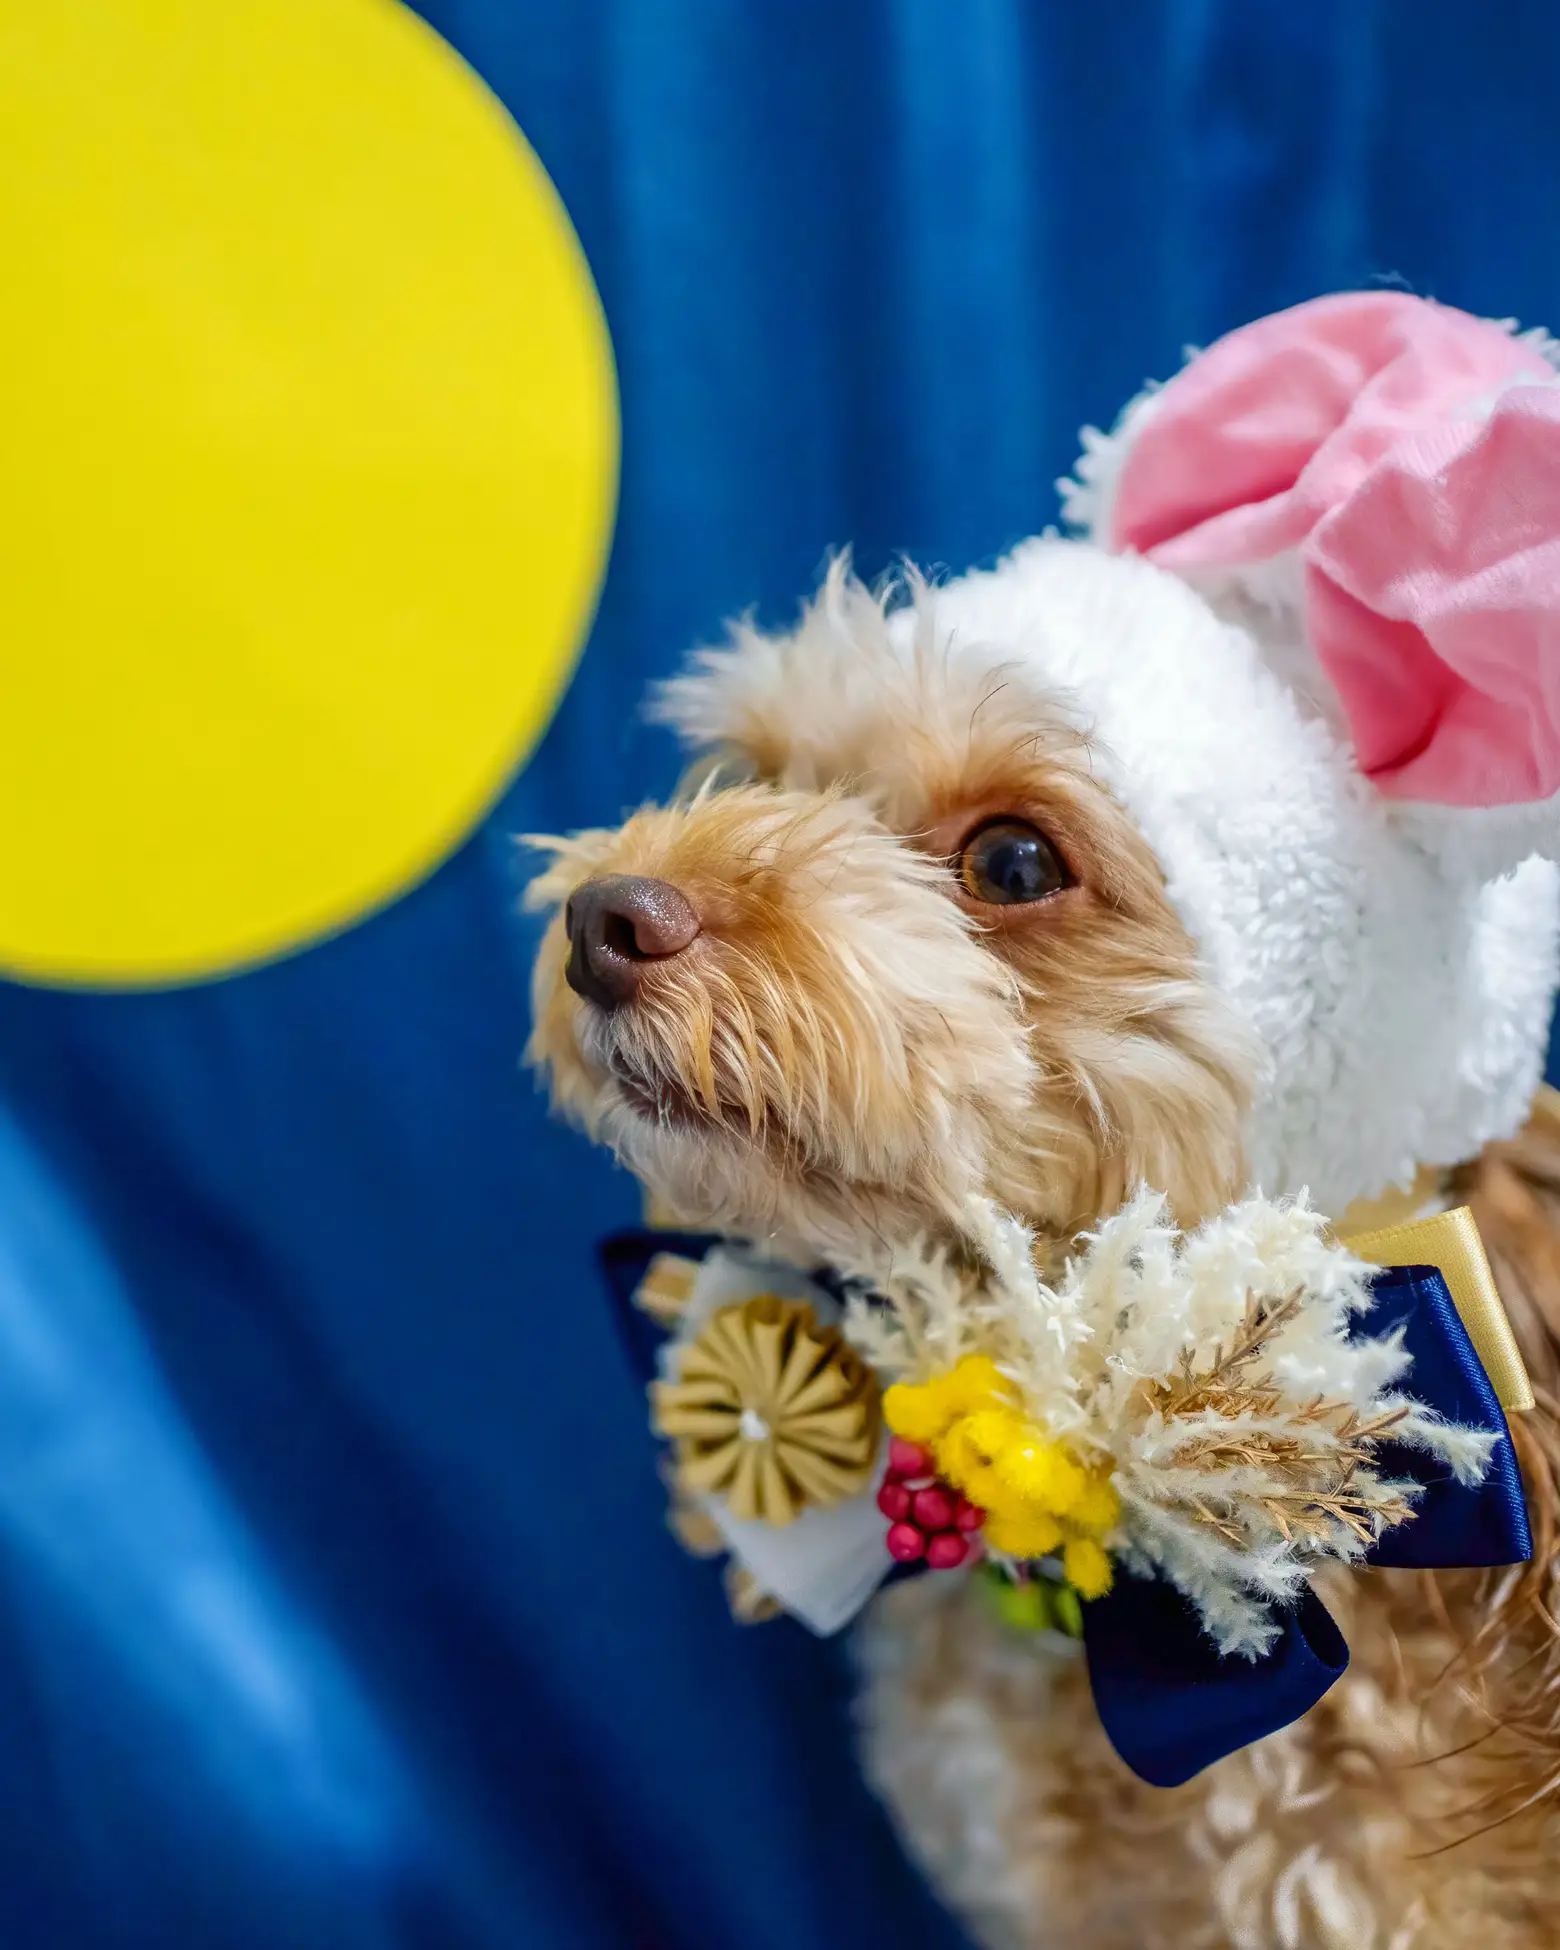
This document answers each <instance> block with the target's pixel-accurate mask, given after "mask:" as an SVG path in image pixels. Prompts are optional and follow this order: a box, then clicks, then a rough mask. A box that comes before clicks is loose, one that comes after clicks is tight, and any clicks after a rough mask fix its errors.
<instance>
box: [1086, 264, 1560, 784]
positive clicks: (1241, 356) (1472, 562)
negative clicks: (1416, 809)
mask: <svg viewBox="0 0 1560 1950" xmlns="http://www.w3.org/2000/svg"><path fill="white" fill-rule="evenodd" d="M1553 379H1554V374H1553V372H1552V370H1551V368H1550V367H1549V366H1548V364H1547V363H1546V362H1545V360H1544V359H1543V358H1542V357H1541V356H1540V355H1539V354H1538V353H1537V352H1536V351H1534V350H1533V349H1532V348H1531V347H1530V346H1526V345H1523V344H1522V343H1521V342H1520V341H1519V340H1517V339H1515V338H1513V337H1512V336H1511V335H1510V334H1509V333H1507V332H1504V331H1502V330H1501V328H1500V327H1499V326H1496V325H1490V324H1486V323H1484V322H1483V321H1482V320H1480V319H1476V318H1472V317H1470V316H1469V315H1468V314H1467V313H1465V312H1459V311H1453V310H1451V309H1450V308H1449V307H1447V306H1443V305H1436V304H1431V303H1429V302H1428V301H1427V300H1425V299H1422V298H1411V297H1408V296H1406V295H1405V294H1403V293H1401V292H1388V291H1383V292H1360V293H1348V294H1344V295H1342V296H1339V297H1333V298H1320V299H1317V300H1315V301H1313V302H1312V303H1310V304H1306V305H1299V306H1296V307H1295V308H1294V309H1293V310H1292V311H1287V312H1280V313H1278V314H1277V315H1276V316H1274V317H1272V318H1264V319H1261V320H1259V321H1258V322H1257V323H1256V324H1254V325H1249V326H1246V327H1245V328H1244V329H1242V330H1240V331H1237V332H1233V333H1231V334H1230V336H1229V337H1228V338H1225V339H1221V340H1220V341H1219V342H1218V344H1216V345H1214V346H1213V347H1211V348H1210V349H1209V350H1208V351H1207V352H1205V353H1203V354H1201V355H1200V356H1199V357H1198V358H1196V359H1194V360H1193V361H1192V363H1191V364H1190V365H1189V366H1187V368H1186V369H1185V371H1183V372H1182V373H1181V374H1180V375H1179V376H1178V377H1176V378H1175V379H1173V380H1171V381H1170V382H1169V384H1168V385H1167V386H1166V387H1165V388H1164V389H1163V392H1162V393H1161V394H1160V396H1159V401H1158V405H1157V409H1156V411H1155V412H1154V413H1153V415H1152V417H1151V418H1150V419H1149V420H1148V422H1147V424H1146V425H1145V426H1144V428H1143V430H1142V432H1141V433H1140V434H1139V435H1138V436H1137V439H1136V441H1135V443H1134V445H1133V447H1132V449H1131V452H1130V453H1129V455H1128V457H1127V461H1126V464H1125V467H1124V468H1123V471H1122V475H1121V478H1120V481H1119V483H1118V488H1117V495H1116V501H1115V506H1114V509H1113V512H1112V532H1111V536H1110V540H1111V542H1112V544H1113V545H1114V546H1116V547H1118V548H1132V549H1136V550H1138V551H1140V552H1141V553H1142V554H1144V555H1146V556H1148V557H1149V558H1150V559H1151V560H1153V561H1155V562H1158V563H1160V564H1162V565H1163V566H1164V567H1165V568H1168V569H1174V570H1177V571H1182V572H1185V571H1214V570H1219V569H1226V568H1235V567H1238V566H1243V565H1247V564H1251V563H1257V562H1263V561H1266V560H1268V559H1270V558H1271V557H1273V556H1275V555H1278V554H1281V553H1282V552H1284V551H1286V550H1289V549H1297V550H1298V551H1299V556H1300V560H1301V563H1302V565H1303V571H1304V583H1305V603H1306V612H1307V623H1308V626H1309V630H1310V636H1311V641H1312V643H1313V645H1314V647H1315V650H1316V654H1317V656H1318V658H1319V659H1320V661H1321V663H1322V665H1323V667H1324V668H1325V669H1326V671H1327V673H1328V675H1329V676H1330V677H1331V679H1332V681H1333V684H1334V686H1335V687H1336V689H1337V691H1338V694H1339V697H1340V698H1341V700H1342V702H1343V706H1344V709H1345V711H1346V713H1347V715H1348V719H1349V724H1350V727H1351V730H1352V732H1353V735H1354V740H1355V745H1356V749H1357V751H1358V755H1359V760H1360V764H1361V767H1362V768H1363V770H1364V771H1365V773H1366V775H1367V776H1368V777H1370V778H1371V779H1372V780H1374V781H1375V783H1376V784H1377V785H1378V786H1379V787H1380V789H1381V790H1382V791H1383V792H1384V793H1387V794H1389V795H1391V796H1393V797H1397V798H1404V799H1414V800H1424V801H1430V802H1433V803H1437V804H1441V805H1457V806H1494V805H1512V804H1518V803H1525V802H1530V801H1533V800H1537V799H1546V798H1548V797H1550V796H1551V794H1553V793H1555V792H1556V791H1560V388H1557V387H1555V386H1554V385H1553V384H1524V383H1522V382H1523V381H1524V380H1533V381H1551V382H1552V381H1553ZM1492 399H1493V402H1494V403H1493V409H1491V401H1492Z"/></svg>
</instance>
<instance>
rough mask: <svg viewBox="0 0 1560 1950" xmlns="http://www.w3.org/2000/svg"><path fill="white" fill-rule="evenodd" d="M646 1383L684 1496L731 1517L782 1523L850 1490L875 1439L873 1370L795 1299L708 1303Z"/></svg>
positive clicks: (870, 1464) (862, 1477) (866, 1469)
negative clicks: (658, 1376) (693, 1329)
mask: <svg viewBox="0 0 1560 1950" xmlns="http://www.w3.org/2000/svg"><path fill="white" fill-rule="evenodd" d="M670 1366H671V1368H672V1373H671V1375H670V1376H669V1377H668V1378H667V1379H665V1380H662V1381H659V1382H657V1383H656V1384H655V1385H654V1387H653V1388H652V1390H651V1422H652V1426H653V1427H654V1428H655V1430H656V1432H657V1434H659V1435H662V1436H664V1437H666V1438H667V1439H668V1440H670V1441H671V1442H672V1444H673V1445H674V1453H675V1458H676V1463H675V1468H676V1480H677V1485H678V1487H679V1489H680V1490H682V1491H683V1492H684V1493H685V1494H687V1495H706V1496H711V1497H716V1498H719V1500H720V1501H721V1502H722V1503H723V1504H724V1505H725V1507H726V1509H727V1510H729V1512H730V1514H731V1515H732V1516H733V1517H734V1518H736V1519H737V1520H738V1521H740V1522H744V1523H749V1522H758V1523H765V1524H771V1525H776V1526H783V1525H786V1524H790V1523H793V1522H794V1521H795V1520H796V1519H797V1517H799V1516H800V1515H801V1513H802V1512H803V1511H804V1510H807V1509H814V1508H815V1509H824V1510H826V1509H829V1508H831V1507H833V1506H834V1505H836V1504H840V1503H843V1502H845V1501H846V1500H847V1499H849V1498H851V1497H853V1496H857V1495H859V1494H860V1493H861V1492H862V1491H863V1490H865V1489H866V1488H867V1487H868V1486H869V1484H870V1482H871V1480H872V1477H873V1474H874V1471H875V1469H876V1465H877V1460H878V1451H879V1447H880V1442H881V1435H882V1410H881V1403H880V1395H879V1388H878V1382H877V1378H876V1376H875V1375H874V1374H873V1372H872V1370H871V1369H870V1368H869V1367H868V1366H867V1365H866V1363H865V1362H864V1361H863V1360H862V1359H861V1357H860V1356H859V1355H858V1354H857V1353H856V1352H855V1350H854V1349H853V1348H851V1347H850V1346H849V1344H848V1343H847V1342H846V1341H845V1340H844V1338H843V1337H842V1335H841V1334H840V1332H839V1330H838V1328H836V1327H834V1326H825V1325H823V1324H821V1323H820V1322H819V1320H818V1318H817V1316H816V1314H815V1313H814V1310H813V1308H812V1307H811V1306H810V1305H809V1304H808V1303H807V1302H806V1301H804V1300H796V1299H785V1298H782V1297H781V1296H780V1295H778V1294H773V1293H762V1294H755V1295H753V1296H751V1297H750V1298H748V1299H746V1300H742V1301H739V1302H735V1303H733V1304H730V1305H727V1306H723V1307H720V1308H718V1309H717V1310H716V1311H714V1312H713V1313H711V1314H710V1316H709V1318H708V1319H707V1320H706V1321H705V1322H704V1324H703V1326H702V1327H701V1328H700V1330H699V1331H698V1332H697V1333H696V1334H695V1335H694V1336H693V1337H692V1338H690V1339H689V1340H687V1341H686V1342H684V1343H683V1344H682V1345H681V1346H680V1347H679V1348H678V1349H677V1351H676V1354H675V1357H674V1359H673V1361H672V1362H671V1364H670Z"/></svg>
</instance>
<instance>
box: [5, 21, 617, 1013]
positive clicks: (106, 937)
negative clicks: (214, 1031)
mask: <svg viewBox="0 0 1560 1950" xmlns="http://www.w3.org/2000/svg"><path fill="white" fill-rule="evenodd" d="M0 427H3V429H4V435H3V438H4V461H3V467H0V660H3V661H0V668H3V671H4V679H3V698H0V809H3V812H0V972H3V973H5V974H9V975H11V976H13V977H16V978H19V979H22V980H25V981H31V982H43V983H61V984H70V985H87V986H99V987H117V986H140V985H148V984H159V983H168V982H179V981H187V980H192V979H198V978H202V977H208V976H211V975H215V974H218V973H221V972H223V971H226V970H229V969H233V968H237V967H241V966H244V965H247V964H250V963H253V962H256V961H260V960H264V959H266V958H268V957H271V956H273V955H277V954H280V953H283V952H285V951H287V950H289V949H293V948H296V947H298V946H300V945H301V944H303V943H305V942H308V941H310V940H314V939H317V938H318V937H320V936H321V935H323V934H326V933H329V932H331V931H333V930H336V929H339V928H341V927H343V926H345V925H346V924H348V923H349V922H351V921H353V920H355V919H357V918H359V917H360V916H362V915H363V914H365V913H367V912H369V911H370V910H372V909H373V908H375V907H377V906H380V905H382V904H383V903H385V902H386V901H388V900H389V899H391V898H392V897H393V896H394V895H395V894H397V893H398V892H400V891H401V890H402V889H404V888H405V887H407V886H408V885H410V884H411V883H412V882H413V881H415V880H416V879H418V878H420V877H421V876H422V875H424V874H425V873H427V872H428V871H429V870H430V869H431V868H432V867H433V866H434V865H435V864H436V863H437V862H438V861H439V860H440V859H441V858H442V857H444V856H445V855H446V854H447V853H448V852H449V851H450V850H451V849H452V848H453V847H454V846H455V845H456V843H457V842H458V841H459V840H460V839H461V838H462V837H463V836H464V835H465V834H466V833H467V832H469V831H470V830H471V828H472V826H473V825H474V824H475V822H476V821H477V820H478V819H479V818H480V816H481V815H482V813H483V812H484V811H485V810H486V809H487V808H488V807H489V806H490V805H491V804H492V802H493V800H494V798H495V797H496V795H497V794H498V792H499V791H500V790H501V789H502V787H503V784H504V782H505V781H506V779H507V778H508V777H509V776H510V775H511V774H512V772H513V771H514V770H515V769H516V767H517V766H518V765H519V764H520V763H522V762H523V760H524V758H525V757H526V755H527V754H528V753H529V751H530V749H531V747H532V746H533V744H534V743H535V741H536V739H537V738H538V737H539V735H540V733H541V730H542V728H543V727H544V725H545V724H546V721H547V719H548V717H549V715H550V714H551V711H552V709H553V707H554V705H555V704H556V702H557V699H558V697H559V695H560V694H561V692H562V689H563V687H564V685H565V684H566V683H567V681H568V677H569V674H570V672H571V670H572V667H573V663H574V659H575V656H576V655H577V652H578V649H579V646H580V643H581V641H582V638H583V635H584V632H585V629H586V627H587V625H588V621H589V616H590V611H591V608H592V605H593V603H594V600H595V595H596V591H597V588H598V586H599V581H600V576H601V572H602V567H603V562H604V557H605V552H606V545H607V539H608V534H609V529H610V522H611V511H612V502H613V496H614V492H615V480H616V458H617V420H616V397H615V391H614V385H613V378H612V367H611V353H610V348H609V346H608V342H607V336H606V329H605V325H604V323H603V320H602V316H601V311H600V307H599V305H598V303H597V300H596V296H595V292H594V289H593V287H592V284H591V281H590V275H589V272H588V270H587V268H586V265H585V261H584V258H583V256H582V255H581V252H580V250H579V247H578V244H577V243H576V241H575V238H574V234H573V231H572V230H571V228H570V226H569V222H568V219H567V217H566V216H565V214H564V212H563V209H562V207H561V205H560V204H559V202H558V199H557V197H556V195H555V194H554V192H553V189H552V186H551V184H550V183H549V182H548V180H547V178H546V176H545V174H544V173H543V171H542V169H541V166H540V164H539V163H538V162H537V161H536V159H535V157H534V156H533V155H532V153H531V151H530V149H529V148H528V147H527V146H526V145H525V143H524V141H523V140H522V139H521V137H520V135H519V133H518V131H517V130H516V129H515V127H514V125H513V124H512V123H511V122H510V121H509V119H508V117H507V116H506V115H505V113H504V111H503V110H502V109H501V108H500V107H499V105H498V103H497V102H496V101H495V100H494V99H493V97H492V96H491V95H490V94H489V93H488V92H487V90H486V89H485V88H484V87H483V86H482V84H481V83H480V82H479V81H478V80H477V79H476V78H475V77H474V76H473V75H472V74H471V72H470V71H469V70H468V69H467V68H466V67H465V66H464V65H463V64H462V63H461V62H460V60H459V59H458V58H457V57H456V56H455V55H454V54H453V53H452V52H451V51H450V50H449V48H448V47H446V45H445V44H444V43H443V42H442V41H441V40H439V39H438V38H437V36H435V35H434V34H433V33H432V32H431V31H430V30H429V29H428V28H427V27H426V26H425V25H424V24H423V23H422V22H421V21H420V20H418V19H417V18H416V17H415V16H414V15H412V14H411V13H409V12H407V11H405V10H403V9H402V8H401V7H399V6H398V5H396V4H394V0H39V3H38V4H35V5H25V6H23V5H18V6H13V7H5V8H0Z"/></svg>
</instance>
